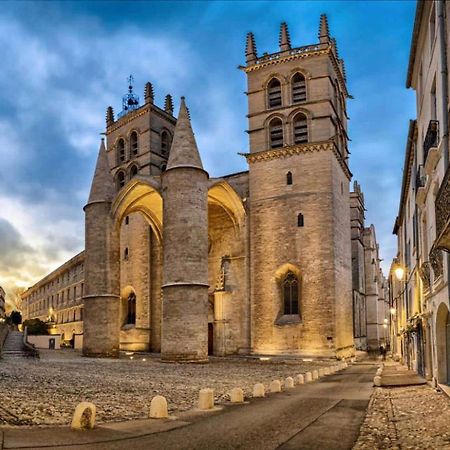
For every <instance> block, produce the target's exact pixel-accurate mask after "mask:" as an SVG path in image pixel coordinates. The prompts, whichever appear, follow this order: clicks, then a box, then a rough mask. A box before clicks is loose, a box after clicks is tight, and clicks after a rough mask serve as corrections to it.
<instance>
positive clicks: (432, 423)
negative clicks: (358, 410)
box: [353, 385, 450, 450]
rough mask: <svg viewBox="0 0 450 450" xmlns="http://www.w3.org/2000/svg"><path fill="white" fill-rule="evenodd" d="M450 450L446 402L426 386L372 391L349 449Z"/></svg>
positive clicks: (449, 403)
mask: <svg viewBox="0 0 450 450" xmlns="http://www.w3.org/2000/svg"><path fill="white" fill-rule="evenodd" d="M366 449H370V450H374V449H398V450H404V449H421V450H425V449H430V450H431V449H432V450H438V449H439V450H441V449H450V399H449V398H448V397H447V396H446V395H445V394H444V393H442V392H441V393H439V392H437V391H436V390H435V389H432V388H431V387H429V386H428V385H424V386H410V387H397V388H375V390H374V392H373V394H372V398H371V400H370V403H369V408H368V410H367V415H366V418H365V420H364V423H363V425H362V427H361V431H360V435H359V438H358V441H357V442H356V444H355V446H354V448H353V450H366Z"/></svg>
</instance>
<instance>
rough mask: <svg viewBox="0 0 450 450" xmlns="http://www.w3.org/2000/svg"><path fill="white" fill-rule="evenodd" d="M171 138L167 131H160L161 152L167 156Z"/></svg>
mask: <svg viewBox="0 0 450 450" xmlns="http://www.w3.org/2000/svg"><path fill="white" fill-rule="evenodd" d="M171 144H172V139H171V136H170V134H169V133H168V132H167V131H163V132H162V133H161V154H162V155H164V156H167V155H168V154H169V150H170V145H171Z"/></svg>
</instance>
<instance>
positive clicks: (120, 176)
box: [117, 171, 125, 189]
mask: <svg viewBox="0 0 450 450" xmlns="http://www.w3.org/2000/svg"><path fill="white" fill-rule="evenodd" d="M124 186H125V173H124V172H122V171H120V172H119V173H118V174H117V188H118V189H121V188H123V187H124Z"/></svg>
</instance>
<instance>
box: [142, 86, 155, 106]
mask: <svg viewBox="0 0 450 450" xmlns="http://www.w3.org/2000/svg"><path fill="white" fill-rule="evenodd" d="M144 98H145V103H153V100H154V99H155V95H154V92H153V85H152V83H150V82H149V81H148V82H147V83H145V89H144Z"/></svg>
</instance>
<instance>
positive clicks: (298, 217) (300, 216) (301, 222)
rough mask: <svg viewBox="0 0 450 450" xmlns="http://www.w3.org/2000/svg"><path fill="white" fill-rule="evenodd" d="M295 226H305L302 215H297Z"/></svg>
mask: <svg viewBox="0 0 450 450" xmlns="http://www.w3.org/2000/svg"><path fill="white" fill-rule="evenodd" d="M297 226H298V227H303V226H305V219H304V217H303V214H302V213H298V215H297Z"/></svg>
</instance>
